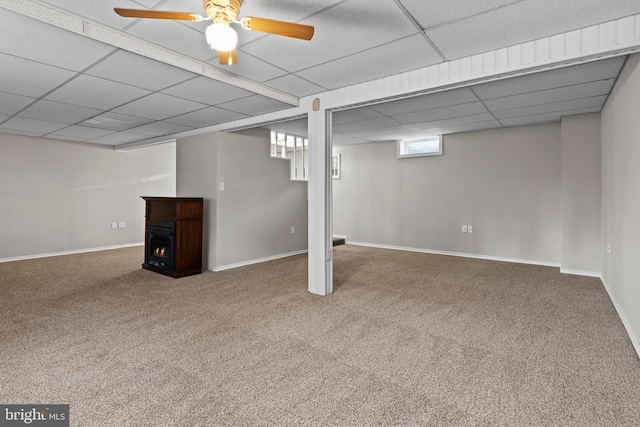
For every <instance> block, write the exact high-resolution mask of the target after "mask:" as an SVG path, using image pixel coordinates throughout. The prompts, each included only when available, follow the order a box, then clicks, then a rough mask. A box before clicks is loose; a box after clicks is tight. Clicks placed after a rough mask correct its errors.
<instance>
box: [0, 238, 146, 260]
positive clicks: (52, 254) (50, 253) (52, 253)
mask: <svg viewBox="0 0 640 427" xmlns="http://www.w3.org/2000/svg"><path fill="white" fill-rule="evenodd" d="M134 246H144V242H141V243H125V244H123V245H114V246H102V247H98V248H87V249H74V250H72V251H61V252H48V253H44V254H34V255H23V256H17V257H11V258H0V263H2V262H13V261H24V260H28V259H38V258H48V257H53V256H63V255H76V254H84V253H88V252H99V251H110V250H112V249H122V248H132V247H134Z"/></svg>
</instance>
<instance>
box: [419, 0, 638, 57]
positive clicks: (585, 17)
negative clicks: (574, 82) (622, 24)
mask: <svg viewBox="0 0 640 427" xmlns="http://www.w3.org/2000/svg"><path fill="white" fill-rule="evenodd" d="M636 13H640V2H638V1H636V0H618V1H611V2H608V3H607V6H606V7H603V6H602V1H601V0H580V1H557V0H537V1H520V2H515V3H514V4H512V5H511V6H509V7H504V8H500V9H496V10H493V11H491V12H489V13H484V14H479V15H475V16H473V17H470V18H468V19H463V20H460V21H455V22H453V23H451V24H448V25H443V26H438V27H436V28H433V29H430V30H427V31H426V34H427V35H428V36H429V38H430V39H431V40H432V41H433V42H434V43H435V45H436V46H437V47H438V48H439V49H440V51H441V52H442V53H443V54H444V56H445V57H446V58H447V60H452V59H456V58H461V57H465V56H469V55H473V54H476V53H479V52H486V51H489V50H494V49H499V48H502V47H506V46H511V45H514V44H517V43H523V42H527V41H531V40H536V39H539V38H542V37H546V36H548V35H550V34H559V33H563V32H567V31H572V30H576V29H578V28H582V27H588V26H590V25H595V24H599V23H602V22H606V21H610V20H612V19H616V18H619V17H621V16H629V15H633V14H636ZM496 28H498V29H499V30H498V31H496Z"/></svg>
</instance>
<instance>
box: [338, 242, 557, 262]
mask: <svg viewBox="0 0 640 427" xmlns="http://www.w3.org/2000/svg"><path fill="white" fill-rule="evenodd" d="M347 243H348V244H350V245H356V246H368V247H371V248H380V249H392V250H395V251H407V252H421V253H425V254H434V255H449V256H457V257H462V258H475V259H485V260H489V261H501V262H513V263H517V264H532V265H541V266H544V267H560V263H557V262H547V261H536V260H529V259H520V258H505V257H498V256H491V255H478V254H467V253H463V252H449V251H436V250H432V249H422V248H409V247H405V246H392V245H378V244H375V243H364V242H353V241H349V242H347Z"/></svg>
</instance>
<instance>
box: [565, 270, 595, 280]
mask: <svg viewBox="0 0 640 427" xmlns="http://www.w3.org/2000/svg"><path fill="white" fill-rule="evenodd" d="M560 273H562V274H573V275H575V276H587V277H596V278H598V279H601V278H602V276H601V275H600V273H598V272H595V271H584V270H571V269H568V268H562V267H560Z"/></svg>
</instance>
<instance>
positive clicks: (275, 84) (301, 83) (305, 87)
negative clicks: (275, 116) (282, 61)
mask: <svg viewBox="0 0 640 427" xmlns="http://www.w3.org/2000/svg"><path fill="white" fill-rule="evenodd" d="M265 85H267V86H271V87H272V88H274V89H278V90H280V91H282V92H286V93H288V94H291V95H293V96H297V97H303V96H308V95H313V94H314V93H320V92H324V91H325V90H327V88H323V87H321V86H318V85H317V84H315V83H312V82H310V81H308V80H306V79H303V78H301V77H298V76H296V75H294V74H288V75H286V76H282V77H278V78H276V79H273V80H269V81H268V82H265Z"/></svg>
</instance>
